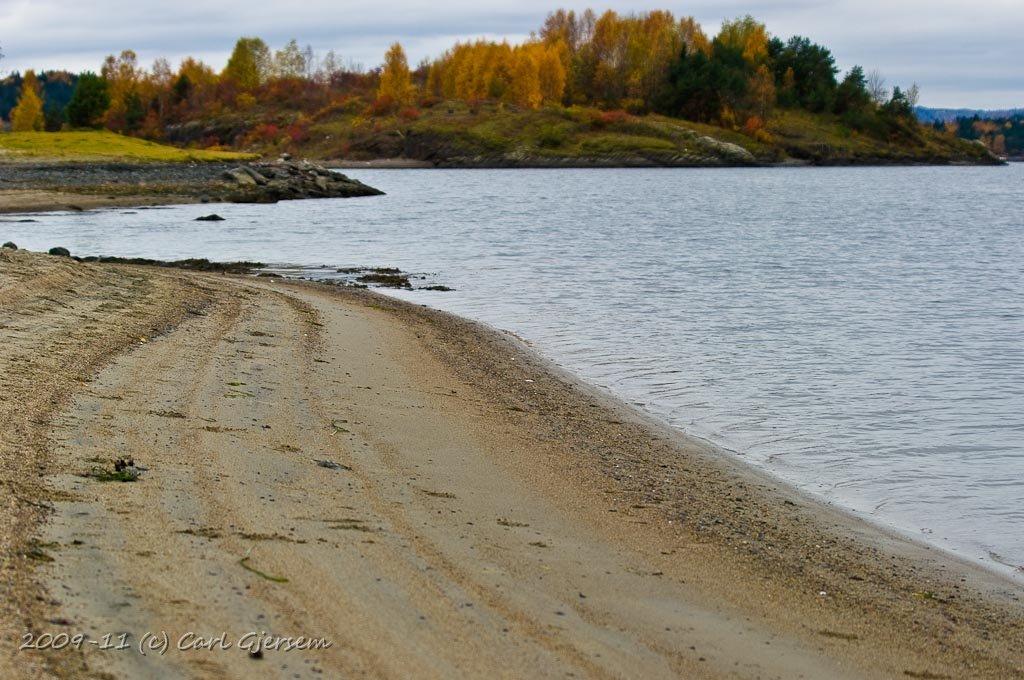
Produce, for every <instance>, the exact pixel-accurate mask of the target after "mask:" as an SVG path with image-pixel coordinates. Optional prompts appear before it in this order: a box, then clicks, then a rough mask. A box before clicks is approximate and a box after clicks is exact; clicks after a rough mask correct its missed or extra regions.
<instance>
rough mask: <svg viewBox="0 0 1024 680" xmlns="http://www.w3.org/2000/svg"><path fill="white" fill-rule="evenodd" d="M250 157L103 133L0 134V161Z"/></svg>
mask: <svg viewBox="0 0 1024 680" xmlns="http://www.w3.org/2000/svg"><path fill="white" fill-rule="evenodd" d="M252 157H253V154H248V153H239V152H235V151H211V150H206V149H179V148H177V147H174V146H167V145H166V144H158V143H156V142H150V141H146V140H143V139H137V138H135V137H125V136H124V135H118V134H115V133H113V132H108V131H106V130H83V131H75V132H9V133H4V134H0V161H10V160H32V161H36V160H46V159H55V160H65V161H136V162H160V163H174V162H185V161H230V160H242V159H248V158H252Z"/></svg>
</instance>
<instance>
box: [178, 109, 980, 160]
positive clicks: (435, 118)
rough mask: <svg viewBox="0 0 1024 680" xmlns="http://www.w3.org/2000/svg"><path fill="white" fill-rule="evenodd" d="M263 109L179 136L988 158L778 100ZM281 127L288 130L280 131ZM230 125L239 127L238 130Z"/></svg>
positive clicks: (443, 147) (512, 150)
mask: <svg viewBox="0 0 1024 680" xmlns="http://www.w3.org/2000/svg"><path fill="white" fill-rule="evenodd" d="M268 116H269V117H273V114H272V113H271V112H270V111H266V110H258V109H257V110H254V111H250V112H248V113H247V114H244V115H243V114H238V113H235V114H230V115H228V116H223V117H219V118H216V119H210V120H207V121H204V123H203V124H202V125H196V126H194V127H193V131H194V135H195V139H192V138H191V137H186V138H185V139H181V140H180V141H182V142H186V143H187V142H194V141H197V140H199V139H202V138H203V137H215V138H220V139H225V140H233V142H229V143H234V144H235V146H237V147H239V148H244V149H247V150H253V151H257V152H259V153H262V154H265V155H270V154H277V153H281V152H290V153H293V154H295V155H299V156H303V157H308V158H319V159H344V160H352V161H362V160H371V159H380V158H406V159H411V160H418V161H430V162H433V163H436V164H438V165H443V166H464V167H474V166H489V165H499V166H530V165H553V166H559V165H577V164H578V165H586V164H599V165H600V164H604V165H623V166H629V165H682V166H686V165H694V166H715V165H754V164H771V163H782V162H788V161H794V160H796V161H802V162H809V163H819V164H868V163H881V164H885V163H937V164H942V163H988V162H993V159H992V158H991V157H990V155H989V154H988V152H987V151H986V150H985V149H983V148H981V147H980V145H977V144H971V143H969V142H965V141H963V140H959V139H956V138H954V137H952V136H949V135H943V134H941V133H938V132H936V131H935V130H933V129H931V128H928V127H922V126H918V125H916V124H910V123H905V122H902V121H895V122H889V123H885V122H884V121H880V120H879V119H871V120H869V121H867V122H866V123H865V124H863V125H858V121H851V120H845V119H843V118H841V117H839V116H834V115H831V114H811V113H808V112H806V111H802V110H795V109H785V110H784V109H780V110H777V111H776V112H775V113H774V114H773V116H772V117H771V118H770V119H769V121H768V123H767V125H766V126H765V127H764V128H763V129H760V130H757V131H756V132H749V133H745V132H743V131H739V130H734V129H730V128H725V127H719V126H715V125H706V124H701V123H695V122H692V121H686V120H681V119H677V118H670V117H666V116H660V115H653V114H652V115H630V114H627V113H625V112H623V111H601V110H599V109H594V108H587V107H571V108H561V107H552V108H545V109H540V110H536V111H532V110H523V109H517V108H515V107H510V106H505V105H501V104H494V103H491V104H479V105H474V106H470V105H468V104H466V103H465V102H458V101H451V102H442V103H438V104H435V105H433V106H430V107H428V108H423V109H419V110H411V111H405V112H403V115H387V116H371V115H368V113H367V111H366V109H365V108H364V107H362V106H360V105H358V104H357V103H352V104H351V105H349V106H347V107H346V106H342V107H338V108H331V109H328V110H325V111H322V112H320V113H319V114H318V115H317V116H315V117H313V118H312V119H303V120H300V121H299V122H296V121H295V120H293V119H292V118H290V117H289V116H288V115H287V114H280V118H279V119H278V122H277V124H273V125H266V124H257V122H256V121H259V120H262V121H266V120H267V118H268ZM261 125H262V127H261ZM286 129H288V130H291V131H292V132H291V133H288V134H285V133H283V132H280V131H282V130H286ZM241 130H249V131H250V132H249V133H243V134H241V135H240V134H239V131H241ZM253 130H263V131H264V132H265V133H266V132H267V131H269V133H266V134H263V136H261V134H256V133H253V132H251V131H253ZM275 131H276V132H275Z"/></svg>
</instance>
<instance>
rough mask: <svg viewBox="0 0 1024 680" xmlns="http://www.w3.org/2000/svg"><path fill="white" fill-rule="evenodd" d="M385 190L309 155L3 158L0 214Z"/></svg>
mask: <svg viewBox="0 0 1024 680" xmlns="http://www.w3.org/2000/svg"><path fill="white" fill-rule="evenodd" d="M382 193H383V192H382V191H380V190H378V189H375V188H373V187H371V186H367V185H366V184H363V183H362V182H360V181H358V180H355V179H352V178H349V177H347V176H345V175H343V174H341V173H338V172H333V171H331V170H329V169H328V168H325V167H323V166H322V165H317V164H314V163H309V162H306V161H298V162H296V161H291V160H280V161H274V162H260V163H245V164H238V163H57V162H39V163H26V162H18V163H0V212H27V211H39V210H67V209H72V210H73V209H78V208H82V209H85V208H93V207H103V206H114V205H149V204H165V203H224V202H231V203H276V202H277V201H282V200H300V199H306V198H351V197H356V196H376V195H380V194H382Z"/></svg>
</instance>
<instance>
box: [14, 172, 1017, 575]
mask: <svg viewBox="0 0 1024 680" xmlns="http://www.w3.org/2000/svg"><path fill="white" fill-rule="evenodd" d="M352 174H354V175H356V176H358V178H359V179H361V180H363V181H365V182H367V183H369V184H371V185H374V186H378V187H380V188H382V189H384V190H385V191H387V192H388V195H387V196H385V197H380V198H370V199H352V200H340V201H307V202H298V203H286V204H280V205H276V206H241V205H239V206H218V207H217V212H218V213H220V214H221V215H223V216H225V217H226V218H227V221H225V222H219V223H208V222H193V221H192V219H193V218H194V217H196V216H197V215H199V214H202V213H204V212H208V211H209V206H205V207H204V206H185V207H180V208H172V209H164V210H133V211H109V212H102V213H85V214H61V215H50V216H42V217H37V218H36V219H39V220H40V222H39V223H35V224H23V223H0V240H8V239H11V240H14V241H15V242H17V243H18V244H19V245H21V246H27V247H30V248H33V249H43V248H49V247H50V246H53V245H64V246H67V247H69V248H70V249H71V250H72V251H73V252H76V253H81V254H87V253H103V254H118V255H124V256H136V255H138V256H149V257H157V258H178V257H196V256H203V257H210V258H211V259H261V260H264V261H267V262H274V263H293V264H298V265H314V266H319V265H328V266H329V267H330V268H331V269H333V268H334V267H338V266H352V265H391V266H398V267H401V268H402V269H405V270H410V271H415V272H424V273H427V274H429V275H430V276H429V277H428V280H429V281H431V282H440V283H444V284H447V285H449V286H452V287H454V288H456V289H457V290H456V291H455V292H450V293H439V292H425V291H413V292H401V293H397V294H399V295H401V296H402V297H405V298H408V299H412V300H416V301H419V302H422V303H426V304H432V305H437V306H440V307H443V308H445V309H449V310H451V311H454V312H457V313H461V314H464V315H467V316H471V317H474V318H477V319H480V320H483V321H485V322H488V323H490V324H492V325H495V326H499V327H501V328H505V329H509V330H513V331H515V332H516V333H518V334H519V335H522V336H524V337H526V338H528V339H529V340H531V341H532V342H533V343H534V345H535V346H536V347H537V348H538V349H539V350H540V351H542V352H543V353H544V354H546V355H548V356H549V357H552V358H554V359H555V360H556V361H558V362H559V363H561V364H562V365H564V366H566V367H567V368H569V369H571V370H573V371H575V372H576V373H578V374H580V375H581V376H583V377H585V378H587V379H589V380H591V381H592V382H595V383H597V384H600V385H603V386H605V387H607V388H608V389H610V390H612V391H613V392H615V393H616V394H618V395H620V396H622V397H624V398H625V399H627V400H629V401H632V402H634V403H637V404H642V405H643V407H644V408H646V409H648V410H650V411H652V412H654V413H655V414H657V415H659V416H661V417H663V418H665V419H667V420H668V421H669V422H671V423H673V424H675V425H677V426H679V427H681V428H683V429H685V430H687V431H688V432H691V433H693V434H697V435H700V436H703V437H707V438H709V439H711V440H713V441H715V442H718V443H720V444H722V445H724V446H726V447H728V448H729V449H731V450H733V451H735V452H737V453H738V454H739V455H741V456H742V457H744V458H745V459H747V460H749V461H751V462H753V463H756V464H758V465H763V466H766V467H768V468H769V469H770V470H772V471H773V472H775V473H777V474H779V475H781V476H782V477H784V478H786V479H789V480H792V481H793V482H795V483H797V484H799V485H801V486H802V487H804V488H807V489H809V490H812V491H814V492H817V493H820V494H822V495H824V496H826V497H828V498H830V499H833V500H835V501H836V502H839V503H842V504H844V505H847V506H849V507H852V508H855V509H857V510H860V511H863V512H865V513H869V514H871V515H872V516H874V517H876V518H879V519H881V520H883V521H887V522H891V523H893V524H895V525H897V526H899V527H901V528H903V529H904V530H907V531H910V532H913V533H915V534H918V535H922V536H923V537H924V538H926V539H928V540H932V541H935V542H936V543H938V544H940V545H943V546H946V547H953V548H956V549H959V550H961V551H963V552H965V553H967V554H969V555H972V556H975V557H979V558H983V559H986V560H992V559H994V557H993V554H994V555H995V556H998V559H999V560H1001V561H1003V562H1006V563H1008V564H1013V565H1019V564H1024V531H1022V530H1021V528H1022V526H1024V340H1022V338H1024V292H1022V291H1024V273H1022V267H1024V200H1022V186H1024V166H1020V165H1018V166H1014V167H1010V168H870V169H869V168H865V169H793V170H781V169H771V170H536V171H502V170H495V171H416V170H404V171H402V170H392V171H361V172H355V173H352ZM328 271H329V270H328Z"/></svg>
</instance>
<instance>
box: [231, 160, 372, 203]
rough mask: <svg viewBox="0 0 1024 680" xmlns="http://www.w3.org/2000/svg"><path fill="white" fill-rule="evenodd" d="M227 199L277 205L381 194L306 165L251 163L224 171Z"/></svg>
mask: <svg viewBox="0 0 1024 680" xmlns="http://www.w3.org/2000/svg"><path fill="white" fill-rule="evenodd" d="M221 180H222V181H223V182H224V183H225V184H226V185H227V196H226V198H227V200H229V201H231V202H233V203H277V202H278V201H285V200H291V199H302V198H351V197H354V196H379V195H381V194H383V193H384V192H383V191H380V190H379V189H374V188H373V187H371V186H367V185H366V184H363V183H362V182H360V181H359V180H355V179H351V178H349V177H346V176H345V175H343V174H341V173H340V172H334V171H332V170H328V169H327V168H325V167H323V166H320V165H315V164H313V163H309V162H306V161H303V162H299V163H296V162H292V161H278V162H276V163H253V164H251V165H240V166H238V167H236V168H231V169H229V170H225V171H224V173H223V174H222V175H221Z"/></svg>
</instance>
